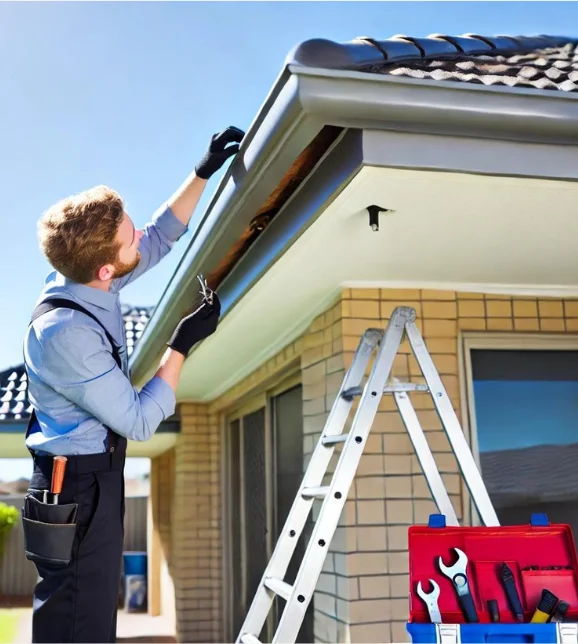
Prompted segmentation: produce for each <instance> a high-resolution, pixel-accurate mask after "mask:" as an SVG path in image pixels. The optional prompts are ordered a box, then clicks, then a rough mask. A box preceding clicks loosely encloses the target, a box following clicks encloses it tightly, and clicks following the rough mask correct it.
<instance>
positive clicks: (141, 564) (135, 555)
mask: <svg viewBox="0 0 578 644" xmlns="http://www.w3.org/2000/svg"><path fill="white" fill-rule="evenodd" d="M122 559H123V563H124V574H125V575H145V576H146V574H147V553H146V552H138V551H135V552H124V553H123V555H122Z"/></svg>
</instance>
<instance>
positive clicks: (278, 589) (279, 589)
mask: <svg viewBox="0 0 578 644" xmlns="http://www.w3.org/2000/svg"><path fill="white" fill-rule="evenodd" d="M264 584H265V586H267V588H268V589H269V590H272V591H273V592H274V593H275V594H276V595H279V597H283V599H285V600H287V599H289V597H290V596H291V591H292V590H293V586H291V584H288V583H286V582H284V581H281V580H280V579H273V577H268V578H267V579H265V581H264Z"/></svg>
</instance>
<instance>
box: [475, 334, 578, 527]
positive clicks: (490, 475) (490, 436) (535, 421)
mask: <svg viewBox="0 0 578 644" xmlns="http://www.w3.org/2000/svg"><path fill="white" fill-rule="evenodd" d="M512 342H515V343H516V346H515V347H513V348H509V347H508V343H510V347H511V343H512ZM571 342H572V340H571V339H570V338H564V337H563V336H560V337H557V338H552V339H551V340H549V339H548V338H543V337H542V338H535V337H532V338H527V339H525V340H524V339H523V338H518V339H512V338H511V337H510V338H508V339H506V338H502V339H500V338H498V339H497V340H494V341H493V340H492V339H490V338H483V339H479V340H478V341H476V340H475V339H466V341H465V347H466V361H467V363H468V367H469V371H470V373H471V379H470V386H469V397H470V400H469V404H470V422H471V424H472V426H473V428H474V430H475V431H474V435H475V439H476V442H477V452H478V458H479V464H480V469H481V472H482V476H483V479H484V482H485V484H486V486H487V488H488V493H489V495H490V498H491V500H492V503H493V504H494V507H495V509H496V512H497V514H498V518H499V520H500V522H501V523H502V524H504V525H513V524H524V523H529V521H530V517H531V515H532V513H534V512H538V513H545V514H547V515H548V518H549V519H550V521H551V522H562V523H569V524H570V525H572V527H573V530H574V532H575V534H578V504H577V503H576V502H577V501H578V468H576V466H575V463H576V458H577V457H578V350H577V349H576V344H577V343H575V345H574V347H572V345H571ZM574 342H575V341H574ZM524 345H525V346H524Z"/></svg>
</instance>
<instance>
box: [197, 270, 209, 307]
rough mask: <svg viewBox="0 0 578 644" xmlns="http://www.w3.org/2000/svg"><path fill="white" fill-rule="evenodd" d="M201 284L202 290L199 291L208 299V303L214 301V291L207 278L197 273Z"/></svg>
mask: <svg viewBox="0 0 578 644" xmlns="http://www.w3.org/2000/svg"><path fill="white" fill-rule="evenodd" d="M197 279H198V280H199V284H200V285H201V290H200V291H199V293H200V294H201V295H202V296H203V299H204V300H206V301H207V303H208V304H212V303H213V291H212V290H211V289H210V288H209V285H208V284H207V280H206V279H205V278H204V277H203V276H202V275H197Z"/></svg>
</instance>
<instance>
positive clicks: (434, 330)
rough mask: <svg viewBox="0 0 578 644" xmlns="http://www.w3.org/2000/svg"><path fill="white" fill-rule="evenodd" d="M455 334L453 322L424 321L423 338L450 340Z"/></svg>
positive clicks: (455, 329) (455, 328)
mask: <svg viewBox="0 0 578 644" xmlns="http://www.w3.org/2000/svg"><path fill="white" fill-rule="evenodd" d="M456 334H457V325H456V322H455V320H425V321H424V336H426V341H427V338H428V337H432V338H451V337H454V336H455V335H456Z"/></svg>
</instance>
